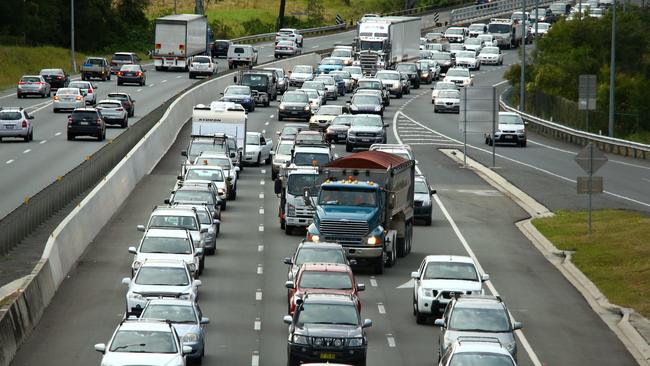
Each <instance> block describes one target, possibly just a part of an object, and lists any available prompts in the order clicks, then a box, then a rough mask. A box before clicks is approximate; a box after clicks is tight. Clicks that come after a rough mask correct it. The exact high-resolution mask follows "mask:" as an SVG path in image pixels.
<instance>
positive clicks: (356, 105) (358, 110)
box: [349, 93, 384, 116]
mask: <svg viewBox="0 0 650 366" xmlns="http://www.w3.org/2000/svg"><path fill="white" fill-rule="evenodd" d="M349 103H350V106H349V108H350V113H352V114H368V113H374V114H378V115H380V116H383V115H384V104H383V103H382V101H381V97H380V96H378V95H371V94H366V93H355V94H354V95H353V96H352V98H351V99H350V102H349Z"/></svg>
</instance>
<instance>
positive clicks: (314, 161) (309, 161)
mask: <svg viewBox="0 0 650 366" xmlns="http://www.w3.org/2000/svg"><path fill="white" fill-rule="evenodd" d="M329 161H330V156H329V154H322V153H308V152H297V153H295V154H294V156H293V163H294V164H296V165H298V166H323V165H325V164H327V163H329Z"/></svg>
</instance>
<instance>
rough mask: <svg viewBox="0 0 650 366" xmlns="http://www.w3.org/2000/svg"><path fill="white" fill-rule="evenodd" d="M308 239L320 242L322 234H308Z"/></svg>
mask: <svg viewBox="0 0 650 366" xmlns="http://www.w3.org/2000/svg"><path fill="white" fill-rule="evenodd" d="M308 239H309V240H311V241H313V242H314V243H318V242H319V241H320V235H318V234H311V233H309V234H308Z"/></svg>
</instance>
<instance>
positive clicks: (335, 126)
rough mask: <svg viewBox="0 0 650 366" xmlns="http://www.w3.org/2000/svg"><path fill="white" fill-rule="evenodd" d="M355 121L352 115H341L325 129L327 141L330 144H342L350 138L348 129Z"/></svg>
mask: <svg viewBox="0 0 650 366" xmlns="http://www.w3.org/2000/svg"><path fill="white" fill-rule="evenodd" d="M352 119H354V115H352V114H341V115H338V116H336V117H334V119H333V120H332V121H331V122H330V125H329V126H328V127H327V128H326V129H325V140H326V141H328V142H341V141H345V140H347V138H348V129H349V128H350V124H351V123H352Z"/></svg>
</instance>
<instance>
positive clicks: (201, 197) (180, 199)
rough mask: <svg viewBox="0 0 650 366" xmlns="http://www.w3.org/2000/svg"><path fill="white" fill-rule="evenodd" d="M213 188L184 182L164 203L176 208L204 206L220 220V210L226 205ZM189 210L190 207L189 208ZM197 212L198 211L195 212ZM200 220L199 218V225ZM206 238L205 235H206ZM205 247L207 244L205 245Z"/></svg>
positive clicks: (217, 191) (207, 249)
mask: <svg viewBox="0 0 650 366" xmlns="http://www.w3.org/2000/svg"><path fill="white" fill-rule="evenodd" d="M222 187H223V185H222ZM212 188H214V187H210V188H208V187H204V186H202V185H200V184H187V183H186V182H184V184H183V186H182V187H177V188H176V189H175V190H174V191H173V192H171V195H170V197H169V198H168V199H166V200H165V201H164V202H165V204H168V205H172V206H178V205H186V206H187V205H189V206H193V205H196V206H205V207H206V208H207V209H208V211H210V214H211V215H212V217H214V218H216V219H220V218H221V209H222V208H223V207H224V206H225V205H226V203H225V197H224V198H222V197H221V195H219V190H218V189H212ZM189 208H191V207H189ZM196 211H198V210H196ZM200 221H201V218H200V216H199V223H200ZM206 236H207V235H206ZM205 245H206V246H207V243H205ZM209 250H210V248H206V251H209Z"/></svg>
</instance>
